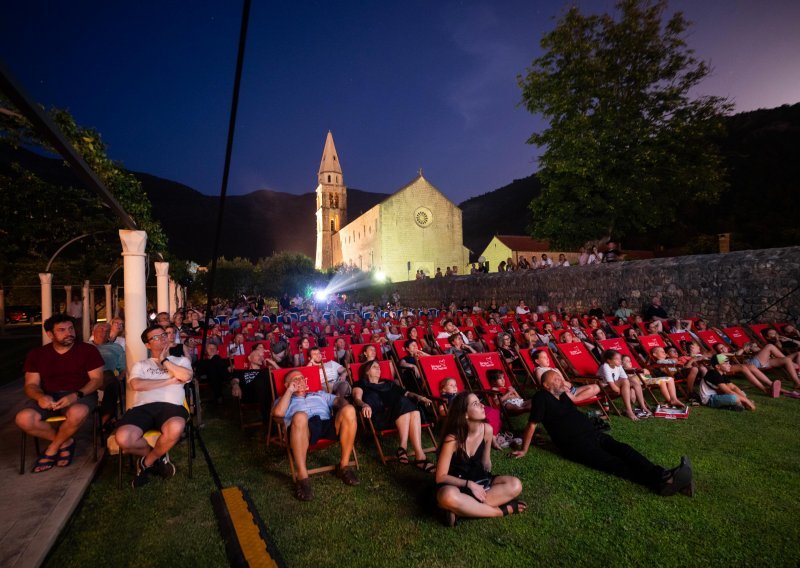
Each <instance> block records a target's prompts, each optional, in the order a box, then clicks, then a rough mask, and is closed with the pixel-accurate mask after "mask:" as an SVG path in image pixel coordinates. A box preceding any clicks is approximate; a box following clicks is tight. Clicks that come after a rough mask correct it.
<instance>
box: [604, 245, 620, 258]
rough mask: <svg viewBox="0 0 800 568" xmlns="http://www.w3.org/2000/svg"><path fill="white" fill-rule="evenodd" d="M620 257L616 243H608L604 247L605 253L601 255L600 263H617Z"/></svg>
mask: <svg viewBox="0 0 800 568" xmlns="http://www.w3.org/2000/svg"><path fill="white" fill-rule="evenodd" d="M619 257H620V251H619V249H618V248H617V243H615V242H614V241H608V244H607V245H606V253H605V254H604V255H603V260H602V262H617V261H618V260H619Z"/></svg>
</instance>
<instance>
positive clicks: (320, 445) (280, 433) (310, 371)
mask: <svg viewBox="0 0 800 568" xmlns="http://www.w3.org/2000/svg"><path fill="white" fill-rule="evenodd" d="M292 371H300V372H301V373H303V376H305V378H306V381H307V382H308V392H317V391H320V390H322V382H321V380H320V373H319V368H317V367H291V368H288V369H273V370H272V371H271V372H270V377H271V380H270V386H271V387H272V395H273V396H272V398H273V400H276V401H277V400H278V399H279V398H280V397H281V396H283V393H285V392H286V385H285V384H284V379H285V378H286V375H287V374H289V373H290V372H292ZM273 424H275V426H276V427H277V435H276V436H275V437H274V439H275V440H276V442H277V443H278V444H279V445H282V446H285V447H286V454H287V455H288V456H289V469H290V470H291V473H292V481H297V468H296V466H295V463H294V457H293V456H292V449H291V448H290V447H289V431H288V428H287V427H286V424H284V422H283V419H282V418H275V417H274V416H272V415H270V425H269V432H268V433H267V446H269V445H270V441H271V440H272V439H273V436H272V425H273ZM338 443H339V441H338V440H327V439H321V440H318V441H317V443H316V444H310V445H309V446H308V453H309V454H310V453H311V452H315V451H319V450H323V449H325V448H328V447H330V446H332V445H334V444H338ZM337 463H338V462H337ZM348 465H350V466H352V467H355V468H356V469H359V467H358V454H357V453H356V449H355V447H353V459H352V460H350V462H349V464H348ZM334 469H336V465H325V466H320V467H315V468H312V469H309V470H308V475H310V476H311V475H315V474H317V473H324V472H327V471H333V470H334Z"/></svg>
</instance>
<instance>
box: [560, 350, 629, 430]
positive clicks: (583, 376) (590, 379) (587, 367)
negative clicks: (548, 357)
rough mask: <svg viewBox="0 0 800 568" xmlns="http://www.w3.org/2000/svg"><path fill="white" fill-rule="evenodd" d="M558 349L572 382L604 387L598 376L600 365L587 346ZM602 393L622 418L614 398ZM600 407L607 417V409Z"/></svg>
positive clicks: (603, 397)
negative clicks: (595, 384)
mask: <svg viewBox="0 0 800 568" xmlns="http://www.w3.org/2000/svg"><path fill="white" fill-rule="evenodd" d="M557 347H558V352H559V353H561V356H562V357H563V358H564V361H566V363H567V368H566V369H565V371H566V370H568V371H569V373H568V375H569V377H568V378H569V379H570V380H571V381H578V382H582V383H597V384H601V385H602V380H601V379H600V377H598V376H597V371H598V370H599V369H600V365H599V363H598V362H597V361H596V360H595V358H594V357H593V356H592V354H591V353H589V350H588V349H586V346H585V345H584V344H583V343H559V344H558V345H557ZM601 393H603V396H602V400H605V401H608V403H609V404H610V405H611V408H613V409H614V412H615V413H616V414H617V415H618V416H621V413H620V411H619V409H618V408H617V406H616V405H615V404H614V401H613V400H612V397H610V396H609V395H608V393H607V392H605V391H604V390H601ZM600 407H601V408H602V409H603V413H604V414H606V415H607V413H606V411H605V407H604V406H603V405H602V404H601V405H600Z"/></svg>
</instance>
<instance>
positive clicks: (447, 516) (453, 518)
mask: <svg viewBox="0 0 800 568" xmlns="http://www.w3.org/2000/svg"><path fill="white" fill-rule="evenodd" d="M442 510H443V511H444V524H446V525H447V526H448V527H450V528H452V527H454V526H456V524H457V523H458V515H456V514H455V513H454V512H453V511H448V510H446V509H442Z"/></svg>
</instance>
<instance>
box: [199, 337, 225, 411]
mask: <svg viewBox="0 0 800 568" xmlns="http://www.w3.org/2000/svg"><path fill="white" fill-rule="evenodd" d="M196 370H197V372H196V373H195V375H196V376H197V378H198V379H199V380H200V381H203V380H204V379H205V380H207V381H208V384H209V385H210V386H211V392H212V394H213V396H214V401H215V402H216V403H217V404H222V402H223V400H222V384H223V383H224V382H225V381H227V380H228V362H227V361H226V360H225V359H223V358H222V357H220V356H219V347H217V345H216V344H214V343H206V357H205V359H203V360H202V361H198V362H197V369H196Z"/></svg>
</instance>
